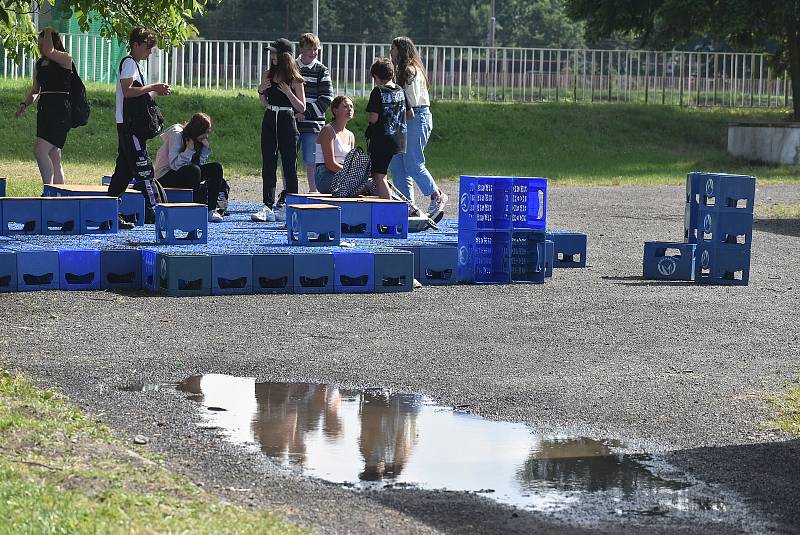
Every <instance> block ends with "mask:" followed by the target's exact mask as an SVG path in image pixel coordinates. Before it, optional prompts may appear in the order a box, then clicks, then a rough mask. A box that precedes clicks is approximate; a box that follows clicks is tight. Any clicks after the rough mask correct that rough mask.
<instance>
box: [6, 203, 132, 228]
mask: <svg viewBox="0 0 800 535" xmlns="http://www.w3.org/2000/svg"><path fill="white" fill-rule="evenodd" d="M118 205H119V202H118V201H117V199H116V198H114V197H61V198H55V197H53V198H48V197H0V221H1V222H2V228H1V229H0V235H3V236H11V235H14V234H54V235H74V234H115V233H116V232H117V226H118V210H117V207H118Z"/></svg>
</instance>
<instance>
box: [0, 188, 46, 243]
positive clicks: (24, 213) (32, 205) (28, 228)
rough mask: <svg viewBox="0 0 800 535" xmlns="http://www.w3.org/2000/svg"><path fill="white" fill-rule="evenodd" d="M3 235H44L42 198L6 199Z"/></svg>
mask: <svg viewBox="0 0 800 535" xmlns="http://www.w3.org/2000/svg"><path fill="white" fill-rule="evenodd" d="M0 203H2V205H3V210H2V217H3V229H2V234H3V235H5V236H11V235H14V234H41V233H42V198H41V197H4V198H3V199H1V200H0Z"/></svg>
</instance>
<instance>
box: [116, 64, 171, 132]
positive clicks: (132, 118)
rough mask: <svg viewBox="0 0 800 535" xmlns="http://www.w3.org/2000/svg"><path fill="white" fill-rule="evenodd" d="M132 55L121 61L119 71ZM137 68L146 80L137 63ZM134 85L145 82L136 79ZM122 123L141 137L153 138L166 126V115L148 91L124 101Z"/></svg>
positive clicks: (137, 85)
mask: <svg viewBox="0 0 800 535" xmlns="http://www.w3.org/2000/svg"><path fill="white" fill-rule="evenodd" d="M127 58H131V59H133V57H132V56H125V57H124V58H122V61H120V63H119V72H120V73H122V63H123V62H124V61H125V60H126V59H127ZM136 69H137V70H138V71H139V76H140V77H141V79H142V80H144V75H143V74H142V70H141V68H140V67H139V64H138V63H137V64H136ZM133 86H134V87H143V86H144V84H143V83H140V82H139V81H138V80H134V82H133ZM122 123H123V124H124V125H125V127H126V128H127V130H128V131H129V132H130V133H131V134H134V135H135V136H137V137H138V138H140V139H153V138H154V137H156V136H157V135H158V134H159V133H160V132H161V129H162V128H163V127H164V116H163V115H162V114H161V108H159V107H158V104H156V101H155V100H153V97H151V96H150V95H149V94H148V93H145V94H143V95H139V96H138V97H132V98H126V99H123V101H122Z"/></svg>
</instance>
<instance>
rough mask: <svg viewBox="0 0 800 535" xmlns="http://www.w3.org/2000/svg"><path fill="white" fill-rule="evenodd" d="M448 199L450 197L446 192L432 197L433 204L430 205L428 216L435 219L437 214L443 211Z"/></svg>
mask: <svg viewBox="0 0 800 535" xmlns="http://www.w3.org/2000/svg"><path fill="white" fill-rule="evenodd" d="M447 200H448V197H447V194H446V193H442V194H441V195H439V197H438V198H436V199H431V204H430V206H428V217H430V218H431V219H435V218H436V216H437V215H439V214H441V213H443V212H444V207H445V205H446V204H447Z"/></svg>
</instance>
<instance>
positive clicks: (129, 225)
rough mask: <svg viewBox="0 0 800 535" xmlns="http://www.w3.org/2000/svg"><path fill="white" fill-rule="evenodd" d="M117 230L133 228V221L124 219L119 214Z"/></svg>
mask: <svg viewBox="0 0 800 535" xmlns="http://www.w3.org/2000/svg"><path fill="white" fill-rule="evenodd" d="M118 224H119V230H131V229H132V228H133V223H131V222H130V221H126V220H125V218H123V217H122V216H119V223H118Z"/></svg>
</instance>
